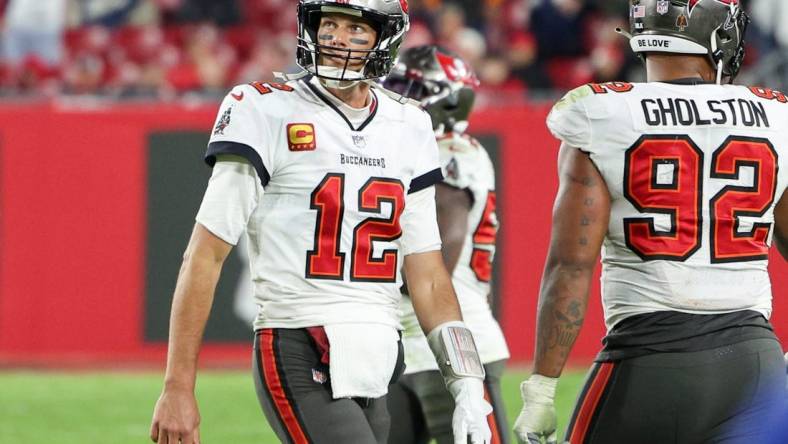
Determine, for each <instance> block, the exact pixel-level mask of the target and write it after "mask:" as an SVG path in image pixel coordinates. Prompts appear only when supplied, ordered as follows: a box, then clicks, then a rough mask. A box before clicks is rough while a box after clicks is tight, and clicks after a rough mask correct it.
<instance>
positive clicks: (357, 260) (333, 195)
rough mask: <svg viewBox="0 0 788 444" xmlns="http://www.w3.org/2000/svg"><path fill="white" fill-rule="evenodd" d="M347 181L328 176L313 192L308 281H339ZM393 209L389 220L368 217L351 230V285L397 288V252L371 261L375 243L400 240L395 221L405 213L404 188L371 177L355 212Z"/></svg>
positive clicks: (343, 265) (342, 274) (400, 233)
mask: <svg viewBox="0 0 788 444" xmlns="http://www.w3.org/2000/svg"><path fill="white" fill-rule="evenodd" d="M344 190H345V175H344V174H338V173H329V174H327V175H326V176H325V177H324V178H323V180H322V181H321V182H320V185H318V186H317V188H315V190H314V191H312V195H311V199H310V208H311V209H313V210H317V223H316V225H315V244H314V247H313V249H312V250H310V251H307V254H306V277H307V278H310V279H331V280H343V279H344V269H345V253H342V252H340V251H339V245H340V242H341V239H342V218H343V215H344V210H345V203H344V201H343V196H344ZM384 202H388V203H390V204H391V208H392V211H391V215H390V216H389V217H388V218H381V217H368V218H366V219H364V220H363V221H361V222H360V223H359V224H358V225H357V226H356V227H355V229H354V230H353V246H352V247H351V255H350V257H351V262H350V280H351V281H355V282H359V281H360V282H396V280H397V270H398V269H399V268H398V260H399V259H398V254H397V250H396V249H387V250H385V251H383V254H382V255H381V257H380V258H375V257H373V252H374V242H375V241H380V242H391V241H394V240H396V239H399V237H400V236H402V227H401V226H400V223H399V219H400V216H401V215H402V211H403V210H404V209H405V187H404V185H403V184H402V182H400V181H399V180H396V179H389V178H382V177H372V178H370V179H369V180H368V181H367V183H366V184H364V186H362V187H361V189H360V190H359V193H358V208H359V211H361V212H365V213H379V212H380V211H381V209H382V204H383V203H384Z"/></svg>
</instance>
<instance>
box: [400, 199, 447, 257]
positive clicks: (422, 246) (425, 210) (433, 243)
mask: <svg viewBox="0 0 788 444" xmlns="http://www.w3.org/2000/svg"><path fill="white" fill-rule="evenodd" d="M400 225H401V226H402V254H403V255H405V256H407V255H409V254H417V253H426V252H428V251H435V250H440V249H441V235H440V231H439V230H438V213H437V211H436V209H435V187H428V188H426V189H423V190H421V191H417V192H415V193H411V194H408V195H407V197H406V198H405V211H403V213H402V216H401V217H400Z"/></svg>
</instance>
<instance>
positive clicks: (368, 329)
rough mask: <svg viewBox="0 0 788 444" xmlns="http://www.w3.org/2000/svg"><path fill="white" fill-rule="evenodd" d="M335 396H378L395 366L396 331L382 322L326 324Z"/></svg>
mask: <svg viewBox="0 0 788 444" xmlns="http://www.w3.org/2000/svg"><path fill="white" fill-rule="evenodd" d="M324 328H325V330H326V336H328V342H329V344H330V349H329V350H330V351H329V353H330V362H331V363H330V365H329V372H330V375H331V390H332V392H333V395H334V399H340V398H355V397H358V398H380V397H381V396H385V395H386V392H388V386H389V382H390V381H391V376H392V375H393V374H394V368H395V367H396V365H397V353H398V352H399V347H398V345H397V342H398V341H399V334H398V333H397V330H396V329H394V328H392V327H389V326H386V325H381V324H356V323H352V324H334V325H326V326H325V327H324Z"/></svg>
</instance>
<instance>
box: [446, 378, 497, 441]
mask: <svg viewBox="0 0 788 444" xmlns="http://www.w3.org/2000/svg"><path fill="white" fill-rule="evenodd" d="M448 388H449V392H451V394H452V396H454V405H455V407H454V416H453V417H452V420H451V426H452V431H453V434H454V444H467V443H468V437H470V442H471V444H488V443H489V442H490V440H491V439H492V432H490V426H489V425H488V424H487V415H489V414H490V413H492V406H490V404H489V403H488V402H487V401H486V400H485V399H484V381H482V380H481V379H477V378H459V379H455V380H454V381H451V382H450V383H449V385H448Z"/></svg>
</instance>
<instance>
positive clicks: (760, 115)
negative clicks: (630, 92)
mask: <svg viewBox="0 0 788 444" xmlns="http://www.w3.org/2000/svg"><path fill="white" fill-rule="evenodd" d="M640 104H641V106H642V108H643V116H644V117H645V119H646V124H647V125H649V126H710V125H721V126H722V125H724V126H731V125H732V126H745V127H758V128H770V127H771V125H770V123H769V116H768V114H767V113H766V108H765V107H764V106H763V103H760V102H757V101H755V100H746V99H727V100H707V101H705V102H704V101H701V102H698V101H696V100H693V99H682V98H664V97H663V98H654V99H643V100H641V101H640Z"/></svg>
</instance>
